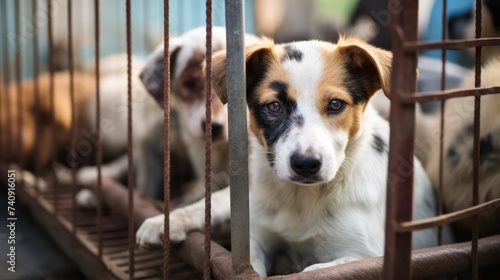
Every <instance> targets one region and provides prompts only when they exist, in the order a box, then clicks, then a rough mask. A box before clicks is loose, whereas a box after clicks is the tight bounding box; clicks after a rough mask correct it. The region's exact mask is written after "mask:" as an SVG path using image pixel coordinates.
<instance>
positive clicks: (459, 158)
mask: <svg viewBox="0 0 500 280" xmlns="http://www.w3.org/2000/svg"><path fill="white" fill-rule="evenodd" d="M499 75H500V56H497V57H496V58H492V59H490V61H489V62H488V63H487V64H486V66H484V67H483V69H482V75H481V86H482V87H498V86H500V82H499V81H498V77H499ZM474 76H475V73H474V71H472V72H471V74H470V75H469V76H468V77H467V78H466V79H465V80H464V83H463V85H462V87H463V88H474ZM474 107H475V105H474V97H465V98H455V99H450V100H448V101H447V102H446V105H445V113H444V116H445V123H444V129H445V131H444V139H443V141H444V143H443V145H444V146H443V186H442V189H443V201H444V206H445V208H446V211H448V212H452V211H458V210H463V209H465V208H467V207H471V206H472V179H473V175H472V172H473V154H474V152H473V151H474V150H473V149H474V145H473V136H474ZM499 111H500V95H499V94H493V95H485V96H483V97H482V101H481V115H480V127H479V129H480V140H479V160H480V163H479V203H484V202H488V201H491V200H493V199H498V198H500V172H499V171H500V120H499V119H498V112H499ZM435 124H437V125H439V121H438V120H436V122H435ZM439 131H440V127H439V126H438V127H437V128H436V129H435V131H434V133H433V134H432V135H433V136H434V138H433V141H432V143H433V144H434V146H433V149H432V152H431V153H430V154H429V160H428V161H427V163H426V166H425V167H426V170H427V172H428V174H429V177H430V179H431V181H432V182H433V184H434V185H435V186H439V155H440V152H439V148H440V146H439ZM457 226H458V229H459V230H460V233H461V234H463V235H464V236H462V237H463V238H470V233H471V229H472V223H471V221H470V220H465V221H460V222H459V223H457ZM499 233H500V210H499V209H495V210H492V211H490V212H486V213H484V214H482V215H481V216H480V219H479V234H480V236H488V235H493V234H499Z"/></svg>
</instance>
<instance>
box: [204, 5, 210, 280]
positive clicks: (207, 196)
mask: <svg viewBox="0 0 500 280" xmlns="http://www.w3.org/2000/svg"><path fill="white" fill-rule="evenodd" d="M206 17H207V18H206V53H205V59H206V65H205V84H206V99H205V106H206V110H205V124H206V125H205V246H204V247H205V261H204V264H205V265H204V270H203V278H204V279H205V280H210V279H211V278H212V275H211V274H212V273H211V270H210V248H211V245H210V243H211V241H212V238H211V236H212V235H211V232H210V224H211V221H210V220H211V217H212V215H211V210H212V203H211V202H212V190H211V185H212V177H211V175H212V0H206Z"/></svg>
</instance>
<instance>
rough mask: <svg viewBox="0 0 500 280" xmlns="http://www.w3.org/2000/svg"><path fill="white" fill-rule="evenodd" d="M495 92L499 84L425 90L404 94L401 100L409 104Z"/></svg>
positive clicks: (498, 88) (497, 90) (499, 89)
mask: <svg viewBox="0 0 500 280" xmlns="http://www.w3.org/2000/svg"><path fill="white" fill-rule="evenodd" d="M497 93H500V86H497V87H488V88H468V89H451V90H444V91H433V92H427V93H425V94H418V93H409V94H404V96H403V97H402V100H401V101H402V102H403V103H408V104H410V103H414V102H431V101H440V100H447V99H451V98H457V97H466V96H482V95H490V94H497Z"/></svg>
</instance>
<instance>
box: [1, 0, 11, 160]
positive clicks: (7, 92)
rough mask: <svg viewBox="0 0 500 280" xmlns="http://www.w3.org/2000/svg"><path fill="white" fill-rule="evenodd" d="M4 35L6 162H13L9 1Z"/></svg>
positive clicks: (5, 16) (3, 28)
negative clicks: (8, 38)
mask: <svg viewBox="0 0 500 280" xmlns="http://www.w3.org/2000/svg"><path fill="white" fill-rule="evenodd" d="M1 4H2V9H1V10H2V19H3V22H2V35H4V36H5V39H4V40H2V41H3V45H2V50H3V58H4V61H3V76H4V81H3V82H4V94H5V103H6V104H7V105H6V106H5V111H6V112H5V113H6V120H5V121H6V129H7V133H6V138H7V139H6V140H7V141H6V143H7V151H6V160H7V161H10V160H11V155H12V152H13V151H14V147H13V141H12V111H11V106H12V103H11V93H10V87H9V83H10V70H9V66H10V61H9V43H8V42H9V40H7V34H8V30H9V29H8V18H7V1H2V2H1Z"/></svg>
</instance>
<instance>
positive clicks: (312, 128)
mask: <svg viewBox="0 0 500 280" xmlns="http://www.w3.org/2000/svg"><path fill="white" fill-rule="evenodd" d="M245 57H246V61H247V67H246V69H247V72H246V75H247V76H246V82H247V103H248V108H249V111H250V129H251V132H252V133H251V138H250V144H251V155H250V223H251V224H250V228H251V229H250V258H251V263H252V265H253V267H254V269H255V270H256V271H257V272H258V273H259V274H260V275H262V276H265V275H267V273H268V271H269V269H270V263H272V259H273V257H274V254H275V253H276V252H277V251H278V250H285V251H288V252H290V253H291V259H292V260H293V262H294V267H295V269H296V270H298V271H300V270H304V269H305V270H312V269H317V268H322V267H328V266H333V265H337V264H341V263H345V262H349V261H353V260H357V259H360V258H367V257H375V256H380V255H382V254H383V251H384V238H385V235H384V228H385V200H386V192H387V188H386V186H387V165H388V143H389V124H388V122H387V121H385V120H384V119H383V118H382V117H380V116H379V115H378V113H377V112H376V111H375V110H374V109H373V108H372V106H371V105H370V104H369V103H368V102H369V100H370V98H371V97H372V95H373V94H374V93H375V92H376V91H377V90H379V89H380V88H382V89H383V90H384V92H386V93H388V94H389V89H390V75H391V60H392V55H391V53H390V52H387V51H384V50H381V49H378V48H375V47H373V46H371V45H369V44H367V43H365V42H363V41H361V40H358V39H353V38H342V39H341V40H340V41H339V42H338V44H332V43H327V42H320V41H306V42H295V43H290V44H285V45H275V44H274V43H273V42H272V41H270V40H266V41H264V42H262V43H257V44H254V45H252V46H248V47H247V48H246V54H245ZM212 69H213V85H214V89H215V92H216V93H217V94H218V95H219V97H220V98H221V100H222V101H223V102H225V101H226V99H227V89H226V85H227V82H228V81H227V76H226V53H225V52H218V53H216V54H215V55H214V56H213V66H212ZM414 162H415V166H414V210H413V213H414V219H421V218H427V217H432V216H434V215H435V214H436V198H435V193H434V190H433V188H432V186H431V184H430V182H429V179H428V177H427V175H426V174H425V172H424V170H423V168H422V166H421V164H420V162H419V161H418V160H417V159H414ZM228 196H229V191H228V190H227V189H223V190H222V191H219V192H216V193H214V194H213V196H212V198H213V201H212V205H213V207H212V223H213V224H212V225H214V226H215V225H219V224H221V223H223V222H227V220H228V219H229V216H230V211H229V207H230V206H229V205H230V202H229V197H228ZM203 203H204V202H203V201H200V202H197V203H195V204H193V205H190V206H187V207H185V208H182V209H177V210H175V211H173V212H171V213H170V221H171V224H170V238H171V240H172V241H174V242H180V241H182V240H183V239H184V238H185V236H186V233H187V232H189V231H191V230H199V229H202V227H203V226H204V225H203V219H201V217H203V211H204V204H203ZM162 219H163V217H162V216H161V215H160V216H158V217H154V218H151V219H148V220H146V221H145V222H144V223H143V225H142V226H141V228H140V229H139V230H138V232H137V242H138V243H139V244H140V245H145V246H148V245H155V244H160V242H161V237H162V233H163V220H162ZM445 237H446V239H451V236H449V232H448V231H446V232H445ZM436 244H437V230H435V229H428V230H423V231H418V232H415V233H414V235H413V248H422V247H428V246H433V245H436Z"/></svg>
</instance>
